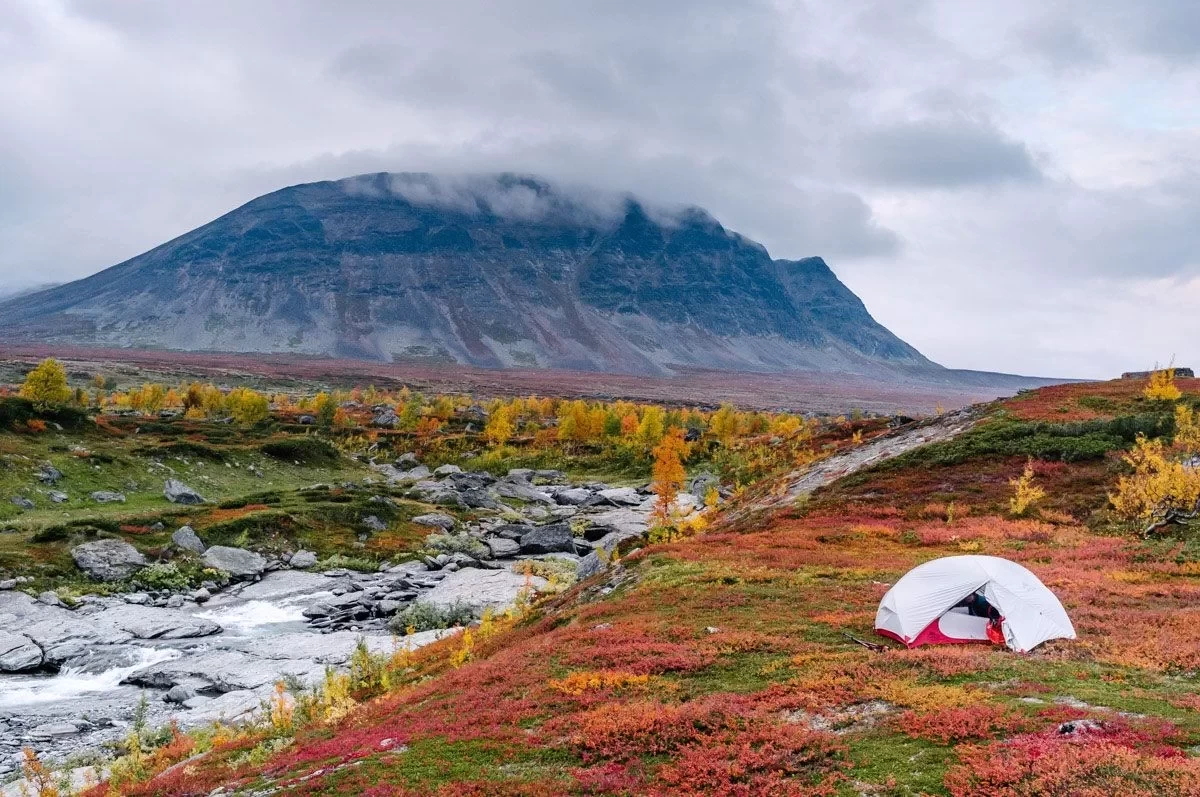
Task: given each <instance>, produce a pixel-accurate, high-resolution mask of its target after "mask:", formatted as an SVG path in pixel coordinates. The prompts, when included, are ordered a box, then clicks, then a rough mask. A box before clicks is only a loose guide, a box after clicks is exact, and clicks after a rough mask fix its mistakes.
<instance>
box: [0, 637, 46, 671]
mask: <svg viewBox="0 0 1200 797" xmlns="http://www.w3.org/2000/svg"><path fill="white" fill-rule="evenodd" d="M41 666H42V649H41V648H40V647H38V646H37V643H36V642H34V641H33V640H32V639H30V638H29V637H27V636H25V635H24V634H16V633H11V632H9V631H0V672H27V671H28V670H36V669H37V668H38V667H41Z"/></svg>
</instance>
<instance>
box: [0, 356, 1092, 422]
mask: <svg viewBox="0 0 1200 797" xmlns="http://www.w3.org/2000/svg"><path fill="white" fill-rule="evenodd" d="M44 357H57V358H58V359H60V360H62V361H64V362H65V363H66V365H67V366H68V369H69V370H72V371H84V372H87V373H100V372H102V373H105V374H111V375H112V376H114V377H116V378H117V379H119V380H120V381H129V382H137V381H139V380H141V379H143V378H149V377H150V376H151V375H152V376H153V378H154V379H158V380H163V381H172V380H183V379H188V378H203V379H207V380H215V381H225V380H234V381H238V382H242V383H245V382H247V381H250V382H259V383H261V384H262V385H264V386H273V387H276V388H277V389H287V387H288V386H290V385H296V386H311V385H321V384H330V385H334V386H341V385H345V386H351V385H356V384H357V385H361V384H363V383H365V382H371V381H373V382H375V383H376V384H377V385H378V386H380V387H384V386H390V385H397V384H406V385H409V386H410V387H413V388H415V389H420V390H426V391H432V392H454V391H470V392H471V393H472V394H475V395H484V396H487V395H499V396H511V395H526V394H538V395H546V396H558V397H572V398H574V397H579V398H594V399H601V398H603V399H628V400H631V401H652V402H659V403H667V404H670V403H680V404H689V405H713V406H715V405H718V404H721V403H722V402H731V403H733V404H736V405H738V406H741V407H746V408H755V409H762V410H791V411H802V412H814V413H845V412H849V411H851V410H854V409H859V410H862V411H864V412H871V413H884V414H891V413H907V414H925V413H929V412H932V411H934V410H935V409H936V408H937V407H941V408H943V409H947V410H949V409H957V408H959V407H964V406H967V405H969V404H975V403H978V402H981V401H990V400H992V399H995V398H999V397H1003V396H1011V395H1013V394H1015V393H1016V392H1017V391H1018V390H1021V389H1023V388H1034V387H1041V386H1045V385H1051V384H1058V383H1062V382H1066V381H1070V380H1063V379H1041V378H1035V377H1022V376H1012V375H1008V374H993V373H987V372H981V371H958V370H949V369H947V370H930V371H918V372H912V371H896V372H895V373H894V374H891V375H887V376H876V377H868V376H859V375H854V374H836V373H817V372H795V373H790V374H764V373H728V372H717V371H691V372H687V373H684V374H681V375H678V376H672V377H648V376H634V375H629V374H603V373H594V372H584V371H555V370H533V369H530V370H507V371H501V370H489V369H484V368H472V367H468V366H461V365H446V364H402V363H381V362H369V361H362V360H339V359H326V358H319V357H305V356H294V355H272V354H226V353H193V352H176V351H153V350H134V349H101V348H84V347H75V346H56V345H27V344H12V345H5V344H0V383H4V382H16V381H19V379H17V378H16V375H15V374H16V373H17V372H19V371H24V370H25V369H26V367H27V366H29V365H32V364H34V363H36V362H37V361H38V360H40V359H42V358H44ZM9 372H12V373H9Z"/></svg>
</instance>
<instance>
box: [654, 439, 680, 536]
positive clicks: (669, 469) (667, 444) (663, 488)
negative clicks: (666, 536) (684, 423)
mask: <svg viewBox="0 0 1200 797" xmlns="http://www.w3.org/2000/svg"><path fill="white" fill-rule="evenodd" d="M686 456H687V443H685V442H684V440H683V430H682V429H672V430H671V431H669V432H667V433H666V434H665V435H664V436H663V438H662V440H661V441H660V442H659V444H658V445H657V446H655V448H654V480H653V482H652V484H651V486H650V489H651V490H653V491H654V494H655V495H657V496H658V503H657V504H656V505H655V507H654V514H655V516H656V518H657V519H658V520H659V522H660V523H661V524H663V525H666V524H667V523H668V522H669V521H670V519H671V505H672V504H673V503H675V498H676V497H677V496H678V495H679V490H680V488H681V487H683V480H684V479H685V478H686V477H687V473H686V471H684V469H683V459H684V457H686Z"/></svg>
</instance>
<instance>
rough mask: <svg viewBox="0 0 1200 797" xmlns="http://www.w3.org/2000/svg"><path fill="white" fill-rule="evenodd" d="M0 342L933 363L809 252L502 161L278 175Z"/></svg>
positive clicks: (12, 309)
mask: <svg viewBox="0 0 1200 797" xmlns="http://www.w3.org/2000/svg"><path fill="white" fill-rule="evenodd" d="M0 337H2V338H6V339H9V340H36V341H40V342H51V343H64V344H65V343H73V344H83V345H93V346H120V347H137V348H165V349H175V350H186V351H229V352H289V353H301V354H313V355H324V356H334V357H346V358H358V359H370V360H382V361H393V362H456V363H460V364H468V365H475V366H483V367H490V368H511V367H545V368H570V369H577V370H592V371H606V372H620V373H643V374H651V373H657V374H662V373H671V372H674V371H677V370H680V369H690V368H702V369H723V370H738V371H763V372H787V371H806V370H819V371H840V372H848V373H863V374H868V373H876V374H877V373H881V372H888V371H891V370H894V369H897V368H899V369H902V370H908V369H917V370H919V371H922V372H936V371H940V369H939V368H938V366H936V365H934V364H933V363H931V362H930V361H929V360H927V359H926V358H925V357H923V356H922V355H921V354H920V353H919V352H917V351H916V350H915V349H913V348H912V347H911V346H909V345H908V344H906V343H904V342H903V341H902V340H900V339H899V338H897V337H896V336H895V335H893V334H892V333H891V332H889V331H888V330H887V329H885V328H884V327H883V326H881V325H880V324H879V323H877V322H876V321H875V320H874V319H873V318H872V317H871V315H870V314H869V313H868V312H867V310H866V308H865V307H864V306H863V304H862V302H861V301H860V300H859V299H858V297H856V296H855V295H854V294H853V293H852V292H851V291H850V290H849V289H848V288H846V286H845V285H843V284H842V283H841V282H840V281H839V280H838V279H837V277H836V276H835V275H834V273H833V272H832V271H831V270H830V268H829V267H828V266H827V265H826V264H825V262H824V261H823V260H821V259H820V258H817V257H814V258H807V259H804V260H796V261H789V260H773V259H772V258H771V257H770V255H769V254H768V253H767V251H766V249H764V248H763V247H762V246H761V245H759V244H757V243H754V242H753V241H750V240H748V239H746V238H744V237H742V236H740V235H738V234H736V233H733V232H730V231H728V230H726V229H725V228H724V227H722V226H721V224H720V223H718V222H717V221H716V220H715V219H713V218H712V217H711V216H709V215H708V214H707V213H705V212H704V211H702V210H699V209H697V208H688V209H683V210H680V211H672V212H666V211H662V210H658V209H655V208H652V207H648V206H647V205H645V204H643V203H640V202H638V201H636V200H635V199H633V198H631V197H601V196H597V195H595V194H593V193H580V192H575V193H572V192H568V191H565V190H562V189H559V188H555V187H551V186H550V185H548V184H546V183H544V182H541V181H538V180H535V179H530V178H522V177H515V176H511V175H500V176H486V177H485V176H478V177H463V178H452V179H451V178H437V177H433V176H430V175H421V174H374V175H363V176H359V177H352V178H349V179H346V180H340V181H337V182H321V183H312V184H307V185H298V186H292V187H289V188H284V189H282V190H279V191H276V192H274V193H271V194H267V195H266V196H262V197H259V198H258V199H255V200H253V201H251V202H249V203H248V204H246V205H244V206H242V207H240V208H238V209H236V210H234V211H233V212H231V213H229V214H226V215H225V216H222V217H221V218H219V219H217V220H215V221H213V222H211V223H209V224H207V225H205V226H203V227H200V228H198V229H196V230H194V231H192V232H190V233H187V234H186V235H183V236H181V237H179V238H176V239H175V240H173V241H170V242H168V243H165V244H163V245H162V246H159V247H157V248H156V249H153V250H151V251H149V252H147V253H145V254H143V255H140V256H138V257H135V258H133V259H132V260H128V261H126V262H125V263H122V264H120V265H117V266H114V267H112V268H110V269H108V270H106V271H103V272H100V273H99V274H96V275H94V276H92V277H89V278H87V279H84V280H80V281H78V282H74V283H70V284H67V285H62V286H58V287H55V288H52V289H49V290H45V291H42V292H39V293H36V294H33V295H31V296H23V297H20V298H16V299H10V300H7V301H4V302H3V303H0Z"/></svg>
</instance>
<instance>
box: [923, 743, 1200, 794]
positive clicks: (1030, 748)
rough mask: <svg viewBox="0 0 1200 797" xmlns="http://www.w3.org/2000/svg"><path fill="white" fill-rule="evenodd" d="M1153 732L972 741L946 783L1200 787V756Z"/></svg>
mask: <svg viewBox="0 0 1200 797" xmlns="http://www.w3.org/2000/svg"><path fill="white" fill-rule="evenodd" d="M1154 736H1155V734H1154V732H1153V731H1149V730H1145V729H1142V730H1138V729H1131V728H1126V727H1122V726H1112V727H1109V728H1104V729H1100V730H1096V731H1085V732H1081V733H1076V734H1073V735H1063V734H1059V733H1058V732H1057V731H1050V732H1048V733H1041V734H1030V735H1027V736H1021V737H1017V738H1016V739H1013V740H1012V741H1010V742H1000V743H995V744H991V745H987V746H969V747H965V748H963V749H962V750H961V751H960V753H959V764H958V765H957V766H955V767H952V768H951V769H950V771H949V772H947V773H946V780H945V782H946V787H947V788H948V789H949V790H950V793H951V794H952V795H953V797H985V796H986V797H1025V796H1026V795H1038V794H1062V795H1071V797H1109V795H1121V797H1158V795H1168V794H1169V795H1189V796H1190V797H1197V795H1200V760H1196V759H1191V758H1188V757H1187V756H1186V755H1184V754H1183V752H1182V751H1180V750H1179V749H1178V748H1172V747H1168V746H1165V745H1162V744H1160V743H1159V742H1160V741H1161V738H1159V739H1156V738H1154Z"/></svg>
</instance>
